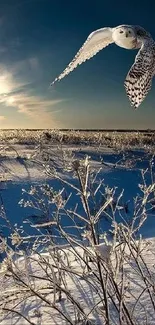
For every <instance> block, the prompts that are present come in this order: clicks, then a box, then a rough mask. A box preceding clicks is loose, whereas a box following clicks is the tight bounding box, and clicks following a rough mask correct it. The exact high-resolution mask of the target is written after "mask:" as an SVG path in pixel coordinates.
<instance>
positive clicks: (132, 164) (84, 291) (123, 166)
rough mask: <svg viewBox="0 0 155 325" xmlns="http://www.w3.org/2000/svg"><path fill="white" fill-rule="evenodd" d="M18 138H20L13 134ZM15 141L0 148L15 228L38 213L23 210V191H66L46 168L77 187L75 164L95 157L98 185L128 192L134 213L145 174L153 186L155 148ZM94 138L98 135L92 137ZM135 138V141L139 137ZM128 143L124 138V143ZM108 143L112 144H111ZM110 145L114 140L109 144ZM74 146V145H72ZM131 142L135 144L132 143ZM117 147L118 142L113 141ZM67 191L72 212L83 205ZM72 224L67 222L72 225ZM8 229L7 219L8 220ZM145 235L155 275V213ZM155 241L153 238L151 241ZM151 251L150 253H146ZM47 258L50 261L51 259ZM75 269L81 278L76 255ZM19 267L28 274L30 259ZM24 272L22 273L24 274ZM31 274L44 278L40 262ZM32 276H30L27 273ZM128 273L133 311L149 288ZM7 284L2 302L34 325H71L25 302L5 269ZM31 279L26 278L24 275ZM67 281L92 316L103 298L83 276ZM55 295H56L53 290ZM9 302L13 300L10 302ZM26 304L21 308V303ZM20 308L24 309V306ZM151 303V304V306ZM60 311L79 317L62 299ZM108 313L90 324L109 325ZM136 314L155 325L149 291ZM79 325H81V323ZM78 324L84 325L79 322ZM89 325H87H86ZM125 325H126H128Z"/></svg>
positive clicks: (11, 320) (6, 321)
mask: <svg viewBox="0 0 155 325" xmlns="http://www.w3.org/2000/svg"><path fill="white" fill-rule="evenodd" d="M13 136H14V134H13ZM13 136H11V137H10V138H11V140H8V139H7V141H5V139H4V138H3V137H2V138H1V143H0V175H1V181H0V194H1V199H2V201H3V203H4V206H5V209H6V213H7V216H8V218H9V219H10V220H11V223H12V224H13V225H14V224H17V226H18V227H20V226H21V225H22V223H23V220H25V219H26V218H27V217H28V216H29V215H31V214H32V212H33V211H32V209H31V208H27V209H24V208H22V207H21V206H20V205H19V204H18V202H19V201H20V200H21V197H22V189H25V190H29V189H30V186H32V185H36V186H39V185H40V184H42V183H47V184H50V186H52V187H53V188H55V189H61V188H63V187H64V184H62V182H61V181H59V180H55V179H54V178H52V176H49V175H47V173H46V169H47V166H50V167H51V168H53V167H54V169H55V170H56V171H57V173H58V175H60V177H62V178H63V179H64V180H66V181H67V182H71V183H72V184H73V185H76V184H77V180H76V179H74V178H73V175H72V173H71V172H70V165H71V162H72V160H76V159H80V160H84V159H85V157H86V156H89V157H90V166H91V168H92V170H93V172H94V173H96V172H98V171H100V173H99V174H98V176H97V181H98V182H99V181H100V180H101V179H104V184H105V185H108V186H109V187H111V188H112V187H117V188H118V189H117V191H118V192H121V191H122V189H124V195H123V200H124V204H126V203H127V202H128V206H129V209H130V210H131V214H132V207H133V201H132V200H133V197H136V196H137V195H138V194H139V193H140V189H139V186H138V185H139V184H142V183H143V181H142V175H141V172H142V170H146V169H148V172H147V173H146V175H145V178H146V183H149V182H151V176H150V159H151V167H152V170H153V172H154V148H153V147H152V148H151V149H150V147H149V150H148V148H147V147H146V146H145V145H144V146H143V143H142V144H141V145H138V147H136V146H135V145H134V146H131V145H130V146H124V145H123V141H124V140H122V146H121V141H119V144H117V145H116V146H112V145H109V146H107V145H106V144H104V141H102V143H101V144H100V145H99V144H98V143H97V144H95V143H92V141H91V144H90V145H89V144H88V143H89V141H86V138H84V139H82V141H81V143H79V142H80V141H79V140H78V144H74V143H67V144H66V143H63V142H62V141H61V142H56V141H53V138H52V139H51V138H50V137H49V139H48V140H47V138H41V141H40V140H39V142H38V141H37V139H40V134H39V137H38V138H37V139H36V138H35V141H33V140H34V139H33V137H31V141H29V140H25V141H24V137H23V139H22V141H21V134H20V141H19V142H20V143H18V141H17V140H18V137H17V138H16V139H14V138H13ZM91 137H92V136H91ZM133 138H134V137H133ZM122 139H123V138H122ZM106 141H107V140H106ZM108 141H109V139H108ZM70 142H72V141H70ZM126 142H127V143H128V142H129V141H126ZM113 143H114V141H113ZM65 191H66V193H67V195H68V196H69V195H70V192H72V196H71V199H70V200H69V203H68V204H69V208H73V207H74V206H75V204H76V203H78V200H79V198H78V196H77V194H76V192H74V190H73V189H70V187H69V186H68V185H65ZM77 211H78V213H81V211H80V208H79V210H77ZM66 225H67V221H66ZM2 226H3V220H2ZM25 227H26V231H27V232H28V233H30V234H32V233H33V231H34V228H33V227H29V225H25ZM109 227H110V224H109V222H108V221H104V226H103V231H105V230H107V229H108V228H109ZM2 231H3V235H8V230H6V229H5V228H3V227H2ZM141 233H142V235H143V237H145V238H147V240H148V241H149V248H147V251H145V252H144V255H145V261H146V263H147V265H149V266H150V269H151V272H153V270H154V253H155V249H154V244H155V241H154V238H153V237H154V233H155V214H154V213H153V212H152V213H150V215H149V216H148V218H147V220H146V222H145V223H144V225H143V227H142V228H141ZM150 238H152V239H150ZM146 252H147V253H146ZM48 254H49V253H47V257H48V258H50V257H49V255H48ZM69 261H70V266H71V268H73V270H76V272H77V273H79V274H80V272H82V270H81V265H80V263H79V261H78V260H75V258H74V256H73V255H72V253H70V260H69ZM17 263H19V264H18V265H20V267H21V268H22V269H24V268H25V264H24V260H23V258H21V259H20V260H17ZM20 267H19V269H20ZM29 268H30V275H28V272H29V270H26V271H25V269H24V271H23V274H26V276H27V277H31V275H32V273H33V272H34V273H35V274H39V275H40V274H41V272H42V271H41V269H38V264H37V263H35V262H30V263H29ZM25 272H27V273H25ZM125 273H126V275H127V277H126V282H128V281H129V282H130V285H131V287H132V288H130V290H131V289H132V290H131V292H132V294H130V290H129V292H128V299H129V303H130V304H131V306H132V307H133V305H134V302H135V297H138V296H139V295H140V293H141V290H142V289H143V283H142V281H141V280H139V279H138V280H137V277H136V272H133V269H131V268H130V265H126V269H125ZM0 274H1V275H0V281H1V288H2V290H1V297H0V298H1V302H2V304H3V303H5V302H6V306H7V308H9V306H11V307H12V306H13V304H15V305H17V310H18V311H20V312H21V311H22V313H24V315H25V316H26V317H28V319H30V320H31V322H32V324H35V325H39V324H40V325H44V324H50V325H61V324H62V325H63V324H68V323H66V321H64V320H62V318H60V316H59V315H58V313H57V311H54V310H53V309H51V308H49V307H48V306H46V304H40V301H39V299H37V298H36V297H35V298H34V297H33V298H32V297H27V299H26V300H24V301H23V302H22V299H23V296H24V297H25V295H26V293H25V292H24V291H23V292H19V288H18V284H17V283H15V282H14V280H13V279H12V278H11V277H6V276H5V272H4V271H3V268H1V273H0ZM24 276H25V275H24ZM89 276H90V281H92V282H93V279H92V277H91V275H89ZM66 282H67V283H68V287H69V290H70V291H71V293H72V294H73V295H74V296H75V297H76V299H77V301H78V302H79V303H80V304H82V306H83V308H84V309H85V312H86V313H87V314H89V313H90V311H91V308H92V306H93V304H94V302H95V303H96V302H97V301H98V295H96V294H95V290H94V291H93V289H92V285H91V286H89V285H88V283H87V281H85V280H84V279H83V278H82V279H81V278H80V276H79V275H78V276H77V275H76V276H73V275H72V276H71V275H68V274H67V275H66ZM44 284H46V286H47V282H46V281H39V280H38V281H36V280H35V283H34V286H35V288H36V287H37V288H39V290H40V292H42V293H43V294H44V296H45V297H46V298H47V299H49V300H50V301H51V300H52V299H53V293H52V292H46V291H47V288H46V289H45V290H44V289H43V287H44ZM49 291H50V290H49ZM8 297H9V299H8ZM19 302H21V303H19ZM18 303H19V305H18ZM147 304H148V305H147ZM146 306H147V307H146ZM58 307H60V308H62V309H64V310H65V311H66V313H67V315H68V316H69V317H71V318H73V315H74V309H73V306H72V304H71V303H70V301H68V300H65V299H64V300H62V302H61V303H58ZM145 308H148V309H150V310H149V312H148V315H149V319H148V320H146V319H145V317H146V312H145ZM102 312H103V311H102V310H100V305H99V306H98V309H97V312H96V311H92V313H90V319H91V320H96V323H94V324H96V325H101V324H103V319H102ZM135 313H136V315H138V318H137V323H135V324H136V325H139V324H141V325H143V324H144V325H154V324H155V316H154V314H153V310H152V309H151V307H150V304H149V303H148V293H147V292H144V294H143V295H142V298H141V300H140V301H139V303H138V305H137V306H136V307H135ZM0 324H2V325H11V324H12V325H15V324H17V325H25V324H28V321H27V320H24V319H23V318H22V319H21V317H20V315H15V314H12V313H10V312H8V311H6V313H5V315H2V314H1V318H0ZM76 324H78V323H76ZM115 324H117V325H118V324H119V322H118V320H117V319H116V318H115V313H114V311H113V323H112V325H115ZM78 325H83V324H82V323H79V324H78ZM84 325H85V324H84ZM123 325H124V324H123Z"/></svg>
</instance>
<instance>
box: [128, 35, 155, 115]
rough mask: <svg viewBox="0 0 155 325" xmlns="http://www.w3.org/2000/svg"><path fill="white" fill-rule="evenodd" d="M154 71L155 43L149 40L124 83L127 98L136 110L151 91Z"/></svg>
mask: <svg viewBox="0 0 155 325" xmlns="http://www.w3.org/2000/svg"><path fill="white" fill-rule="evenodd" d="M154 69H155V43H154V41H153V40H152V39H150V40H149V39H148V40H147V42H146V43H145V44H143V45H142V47H141V49H140V50H139V52H138V54H137V55H136V58H135V62H134V64H133V65H132V67H131V69H130V71H129V72H128V74H127V77H126V79H125V83H124V85H125V89H126V93H127V96H128V98H129V100H130V103H131V105H132V106H134V108H135V109H136V108H138V106H139V105H140V104H141V103H142V101H143V100H144V99H145V97H146V95H147V94H148V92H149V90H150V89H151V85H152V78H153V76H154Z"/></svg>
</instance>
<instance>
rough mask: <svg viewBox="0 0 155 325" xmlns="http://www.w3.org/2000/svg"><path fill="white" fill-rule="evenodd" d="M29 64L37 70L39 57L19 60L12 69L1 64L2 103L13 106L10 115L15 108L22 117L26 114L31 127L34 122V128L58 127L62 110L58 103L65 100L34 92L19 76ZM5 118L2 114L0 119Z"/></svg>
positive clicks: (0, 85) (0, 92)
mask: <svg viewBox="0 0 155 325" xmlns="http://www.w3.org/2000/svg"><path fill="white" fill-rule="evenodd" d="M27 64H28V65H30V67H31V69H34V70H37V69H38V68H39V61H38V60H37V58H30V59H28V60H27V62H19V63H18V64H16V66H13V67H12V69H10V71H8V70H7V68H6V67H5V66H2V65H1V66H0V103H1V104H3V106H6V107H7V108H9V107H10V108H12V110H10V115H11V114H14V112H13V109H16V112H17V114H18V117H19V118H21V114H23V116H24V115H25V116H26V117H27V118H28V119H29V120H30V122H31V127H32V124H34V126H33V127H34V128H50V127H57V126H58V125H57V124H58V123H57V119H56V113H57V112H58V111H59V110H60V107H58V106H57V105H58V104H60V103H62V102H63V100H62V99H49V98H46V97H42V96H40V95H37V94H35V95H34V94H32V90H31V89H30V87H29V89H28V87H27V85H28V81H27V80H26V81H24V80H23V79H22V80H21V79H19V78H18V77H17V76H19V70H21V68H22V67H25V66H26V65H27ZM33 93H34V92H33ZM49 95H50V93H49ZM18 117H17V118H18ZM3 118H5V117H3V116H1V117H0V121H2V120H3ZM5 124H6V121H5ZM27 127H28V126H27Z"/></svg>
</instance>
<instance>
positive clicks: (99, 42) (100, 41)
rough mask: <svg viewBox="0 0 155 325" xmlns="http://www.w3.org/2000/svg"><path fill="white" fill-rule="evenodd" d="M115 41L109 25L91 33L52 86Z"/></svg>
mask: <svg viewBox="0 0 155 325" xmlns="http://www.w3.org/2000/svg"><path fill="white" fill-rule="evenodd" d="M111 43H113V39H112V29H111V28H109V27H106V28H101V29H98V30H96V31H95V32H93V33H91V34H90V35H89V36H88V38H87V40H86V41H85V43H84V44H83V46H82V47H81V48H80V50H79V51H78V53H77V54H76V56H75V57H74V59H73V60H72V61H71V63H69V65H68V66H67V68H66V69H65V70H64V71H63V72H62V73H61V74H60V75H59V77H57V78H56V79H55V80H54V81H53V82H52V83H51V86H52V85H53V84H54V83H55V82H56V81H59V80H61V79H62V78H64V77H65V76H66V75H68V74H69V73H70V72H71V71H73V70H74V69H75V68H76V67H77V66H78V65H80V64H81V63H83V62H85V61H86V60H89V59H90V58H92V57H93V56H94V55H96V54H97V53H98V52H99V51H100V50H102V49H103V48H105V47H106V46H108V45H109V44H111Z"/></svg>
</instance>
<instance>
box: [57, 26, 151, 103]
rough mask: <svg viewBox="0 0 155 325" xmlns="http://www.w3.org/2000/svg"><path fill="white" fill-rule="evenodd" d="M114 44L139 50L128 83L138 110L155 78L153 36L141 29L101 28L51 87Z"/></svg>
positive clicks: (127, 79) (88, 39)
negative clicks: (154, 77)
mask: <svg viewBox="0 0 155 325" xmlns="http://www.w3.org/2000/svg"><path fill="white" fill-rule="evenodd" d="M112 43H115V44H116V45H118V46H119V47H122V48H125V49H128V50H133V49H135V50H136V49H139V52H138V54H137V55H136V58H135V62H134V64H133V65H132V67H131V69H130V71H129V72H128V74H127V77H126V79H125V89H126V92H127V95H128V98H129V100H130V103H131V105H132V106H134V107H135V108H137V107H138V106H139V105H140V104H141V103H142V101H143V100H144V98H145V97H146V95H147V93H148V91H149V90H150V88H151V84H152V78H153V76H154V74H155V42H154V40H153V38H152V37H151V35H150V33H148V32H147V31H146V30H145V29H144V28H142V27H140V26H132V25H120V26H117V27H115V28H110V27H106V28H101V29H98V30H97V31H95V32H93V33H91V34H90V35H89V36H88V38H87V40H86V41H85V43H84V44H83V46H82V47H81V49H80V50H79V51H78V53H77V54H76V56H75V58H74V59H73V60H72V61H71V63H70V64H69V65H68V66H67V68H66V69H65V70H64V71H63V72H62V73H61V74H60V76H59V77H58V78H56V79H55V80H54V82H53V83H52V84H51V85H53V84H54V83H55V82H56V81H59V80H61V79H62V78H64V77H65V76H66V75H68V74H69V73H70V72H71V71H73V70H74V69H75V68H76V67H77V66H78V65H80V64H82V63H83V62H85V61H86V60H88V59H90V58H92V57H93V56H94V55H96V54H97V53H98V52H99V51H100V50H102V49H103V48H105V47H106V46H108V45H109V44H112Z"/></svg>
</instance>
